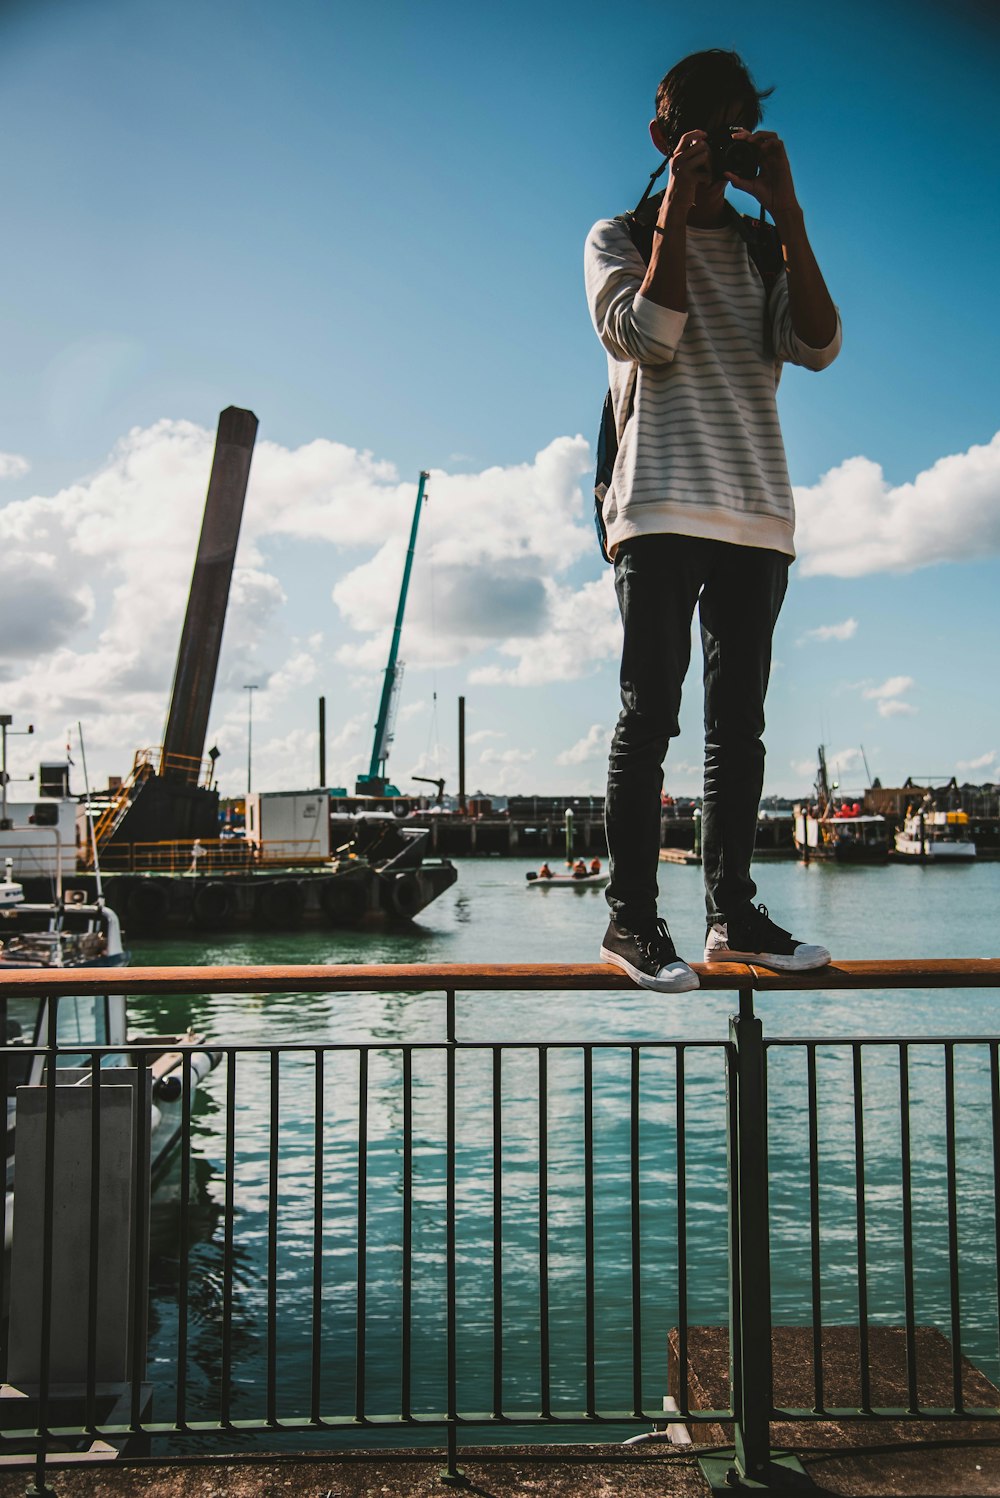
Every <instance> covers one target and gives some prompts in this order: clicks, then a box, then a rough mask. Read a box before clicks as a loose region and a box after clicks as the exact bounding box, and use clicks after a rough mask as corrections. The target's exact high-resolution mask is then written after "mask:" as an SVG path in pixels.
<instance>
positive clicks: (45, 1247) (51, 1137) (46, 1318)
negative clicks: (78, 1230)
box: [15, 994, 59, 1493]
mask: <svg viewBox="0 0 1000 1498" xmlns="http://www.w3.org/2000/svg"><path fill="white" fill-rule="evenodd" d="M58 1005H59V999H58V996H57V995H56V994H51V995H49V997H48V1000H47V1004H46V1017H47V1020H48V1025H47V1039H46V1045H47V1050H46V1053H45V1180H44V1185H43V1198H42V1201H43V1206H42V1314H41V1318H40V1321H41V1325H40V1328H39V1330H40V1335H41V1347H40V1348H39V1359H38V1451H37V1453H36V1455H35V1489H36V1491H37V1492H39V1493H44V1492H45V1488H46V1484H45V1456H46V1452H47V1450H48V1421H49V1369H50V1366H51V1352H52V1345H51V1344H52V1269H53V1265H52V1260H53V1243H52V1238H53V1224H54V1220H55V1164H56V1162H55V1111H56V1108H55V1105H56V1059H57V1057H56V1045H57V1036H58V1028H57V1027H58ZM15 1135H16V1127H15ZM15 1148H16V1143H15Z"/></svg>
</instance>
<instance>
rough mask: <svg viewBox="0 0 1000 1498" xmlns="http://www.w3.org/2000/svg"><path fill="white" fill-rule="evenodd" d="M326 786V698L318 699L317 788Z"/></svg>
mask: <svg viewBox="0 0 1000 1498" xmlns="http://www.w3.org/2000/svg"><path fill="white" fill-rule="evenodd" d="M325 785H326V698H325V697H321V698H320V699H319V788H320V790H322V789H323V787H324V786H325Z"/></svg>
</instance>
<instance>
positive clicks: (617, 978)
mask: <svg viewBox="0 0 1000 1498" xmlns="http://www.w3.org/2000/svg"><path fill="white" fill-rule="evenodd" d="M692 966H693V967H694V969H695V971H696V972H697V973H698V974H699V976H700V978H701V986H702V990H705V991H708V992H712V991H723V990H729V991H732V990H734V989H739V988H753V989H755V990H756V991H757V992H762V993H771V992H795V991H799V990H801V991H803V992H823V991H827V990H835V989H841V990H842V989H864V988H1000V958H997V957H960V958H910V959H906V960H878V961H862V962H835V963H831V964H830V966H829V967H824V968H819V969H818V970H817V971H816V972H812V973H775V972H770V971H769V970H767V969H765V968H752V967H744V966H742V965H741V964H739V963H713V964H711V965H709V964H706V963H697V962H696V963H693V964H692ZM449 989H450V990H452V991H454V992H456V993H471V992H474V991H483V990H493V991H497V992H499V991H503V990H511V989H543V990H549V991H553V992H559V991H562V992H571V991H573V992H581V991H587V990H602V989H603V990H609V989H615V990H618V989H623V990H631V991H632V992H633V993H641V992H643V990H642V989H638V988H636V985H635V984H633V983H632V981H631V979H630V978H627V977H626V976H625V974H624V973H621V972H619V971H618V970H617V969H616V968H613V967H611V966H610V965H608V964H607V963H603V962H584V963H569V962H567V963H560V962H511V963H480V962H469V963H463V962H456V963H432V962H426V963H425V962H398V963H396V962H388V963H346V962H345V963H330V964H316V963H313V964H309V965H308V966H306V965H296V966H291V967H281V966H276V967H250V966H248V967H207V966H206V967H114V968H108V967H95V968H80V967H77V968H61V969H59V970H51V969H50V970H47V971H44V970H39V969H37V968H32V969H28V968H25V969H16V968H15V969H12V970H11V971H10V972H3V971H2V970H0V993H2V992H4V991H6V992H8V993H13V992H15V991H16V992H21V993H23V992H25V991H27V992H32V991H37V992H40V993H60V994H61V993H79V994H90V993H124V994H132V993H156V992H163V991H165V992H168V993H200V994H203V993H213V992H214V993H255V994H260V993H288V992H293V993H399V992H408V993H444V992H446V991H447V990H449ZM649 997H650V998H654V999H655V998H660V999H665V1000H666V1001H667V1002H668V1003H677V1002H682V1003H684V1004H685V1005H687V1006H689V1007H690V1005H691V1004H697V1002H698V995H697V993H690V994H683V995H678V996H676V997H674V998H671V997H670V996H669V995H664V994H659V995H657V994H650V995H649Z"/></svg>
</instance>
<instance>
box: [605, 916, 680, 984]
mask: <svg viewBox="0 0 1000 1498" xmlns="http://www.w3.org/2000/svg"><path fill="white" fill-rule="evenodd" d="M601 956H602V957H603V958H604V961H605V962H613V963H614V965H615V967H620V968H621V970H622V972H625V973H628V975H629V977H630V978H631V979H632V981H633V982H634V983H638V984H639V986H640V987H641V988H651V989H653V990H654V991H655V992H656V993H688V992H690V990H691V989H692V988H697V987H698V974H697V973H696V972H695V971H694V969H693V968H690V967H688V965H687V963H686V962H682V961H681V959H680V958H679V957H678V955H677V951H676V949H675V947H674V944H673V942H672V941H671V940H670V932H669V931H668V930H667V923H666V921H653V922H652V923H651V924H650V925H649V926H644V927H643V929H642V930H641V931H630V930H629V929H628V927H627V926H622V925H619V924H618V923H617V922H616V921H612V922H611V923H610V925H609V926H608V929H607V931H606V932H605V933H604V941H603V942H602V943H601Z"/></svg>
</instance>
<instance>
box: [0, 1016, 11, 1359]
mask: <svg viewBox="0 0 1000 1498" xmlns="http://www.w3.org/2000/svg"><path fill="white" fill-rule="evenodd" d="M7 1020H8V1008H7V995H6V993H5V992H0V1100H2V1104H3V1114H2V1116H0V1161H2V1162H3V1163H2V1169H3V1216H2V1218H0V1238H2V1242H0V1307H2V1306H5V1305H6V1304H7V1250H6V1247H5V1245H6V1241H7V1207H8V1195H7V1194H8V1184H9V1183H8V1179H7V1176H8V1170H7V1166H8V1163H9V1162H8V1155H7V1151H8V1150H9V1149H10V1130H9V1127H8V1107H9V1099H10V1092H9V1085H10V1069H9V1063H10V1052H9V1048H8V1047H9V1042H8V1036H7ZM3 1371H4V1372H6V1365H4V1369H3Z"/></svg>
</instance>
